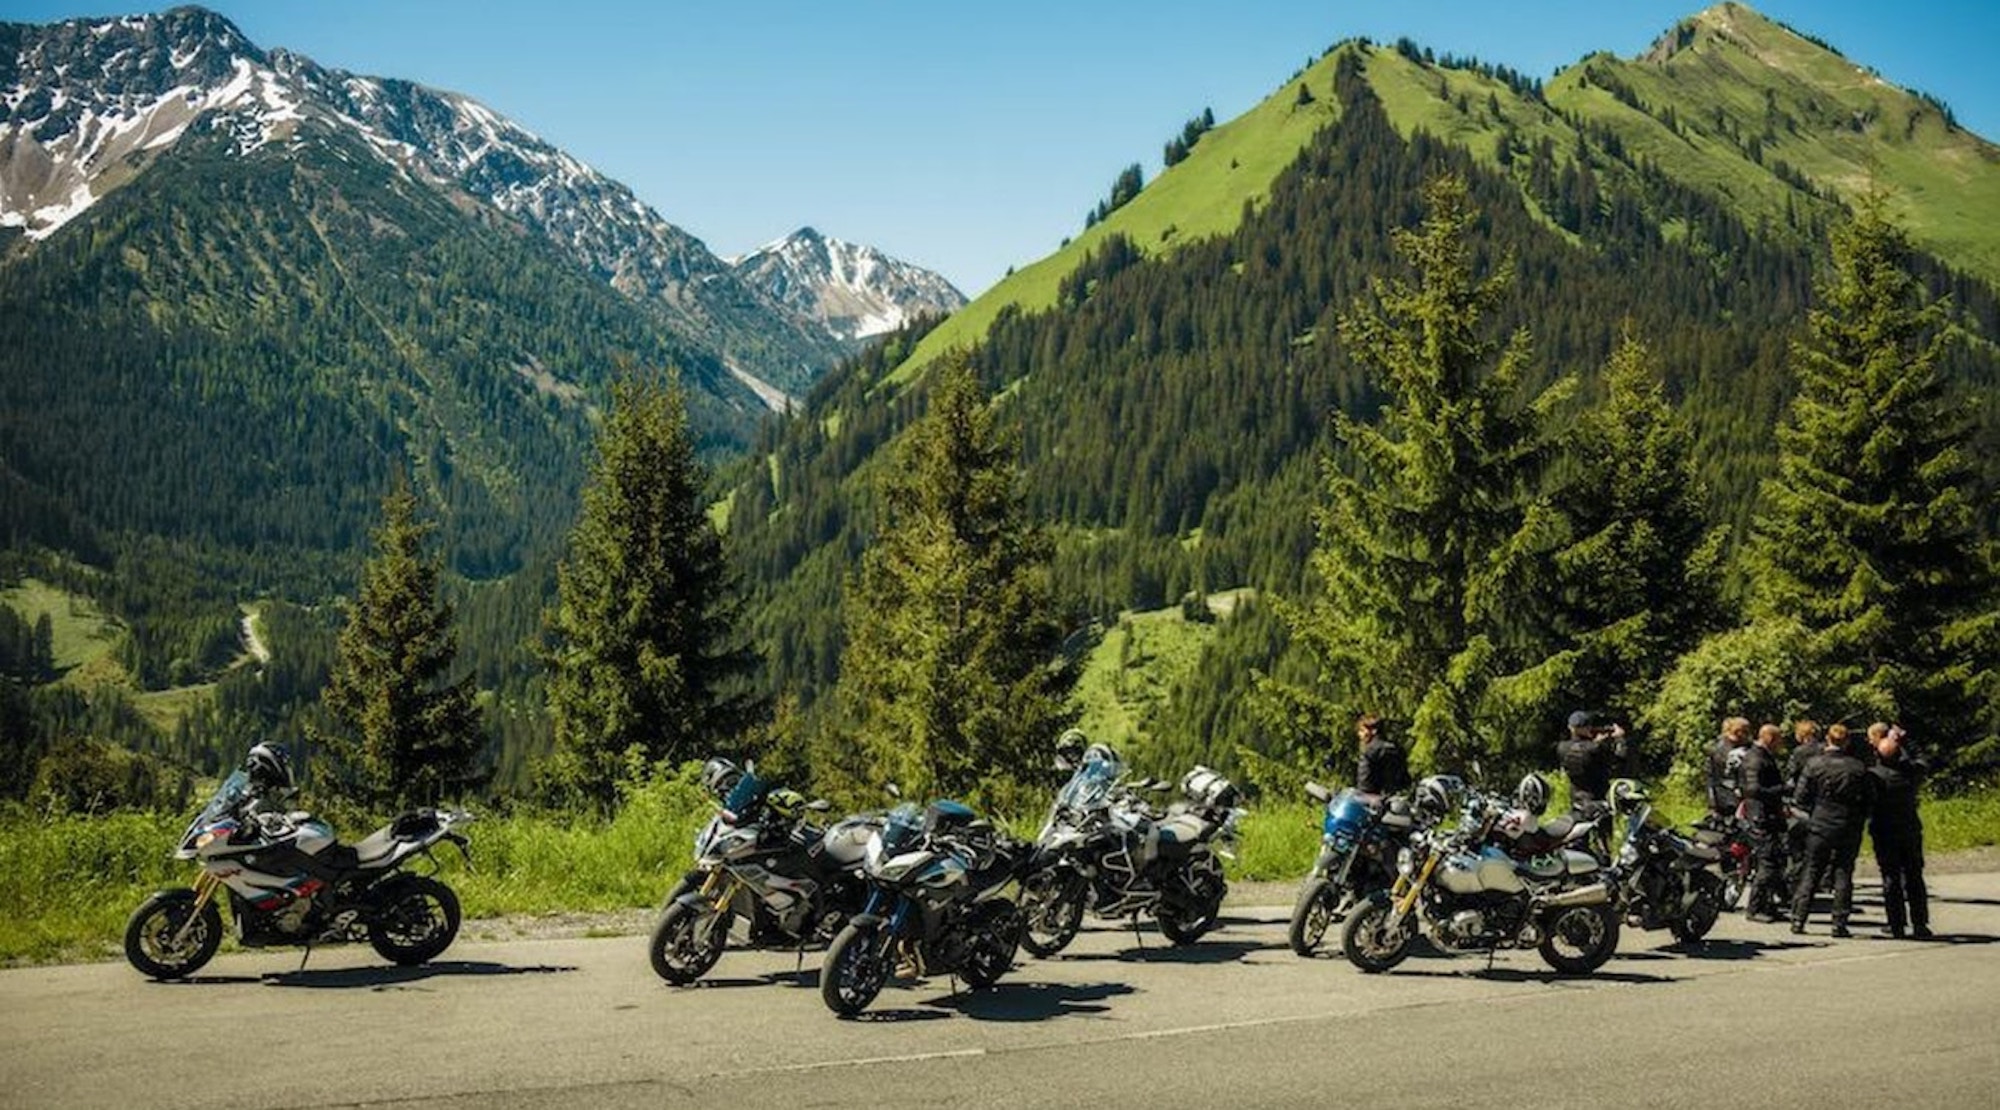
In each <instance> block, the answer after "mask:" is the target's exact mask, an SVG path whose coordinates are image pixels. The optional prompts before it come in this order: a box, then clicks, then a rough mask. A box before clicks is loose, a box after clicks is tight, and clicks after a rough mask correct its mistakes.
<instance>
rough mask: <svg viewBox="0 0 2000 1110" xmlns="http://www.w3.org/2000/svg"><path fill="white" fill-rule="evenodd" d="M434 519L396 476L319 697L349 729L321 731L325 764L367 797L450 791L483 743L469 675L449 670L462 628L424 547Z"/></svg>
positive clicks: (466, 779) (394, 798) (403, 799)
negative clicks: (454, 675)
mask: <svg viewBox="0 0 2000 1110" xmlns="http://www.w3.org/2000/svg"><path fill="white" fill-rule="evenodd" d="M433 527H434V526H433V525H432V524H430V523H429V522H426V521H423V520H420V519H419V518H418V516H417V496H416V494H415V493H414V492H412V491H411V489H410V486H409V483H408V482H407V481H406V480H404V479H403V478H402V477H401V476H400V475H398V477H397V479H396V483H395V485H394V487H393V488H391V489H390V491H389V493H388V495H387V496H386V497H384V498H383V499H382V523H381V526H380V527H378V528H377V529H376V530H375V532H374V545H375V551H374V554H373V555H371V556H370V557H369V559H368V562H367V563H366V565H365V566H363V567H362V571H361V588H360V591H359V594H358V596H357V597H356V598H355V600H354V601H353V602H351V603H349V605H348V606H347V624H346V626H345V627H344V628H342V629H341V632H340V638H339V641H338V648H337V654H336V656H335V659H334V664H333V669H332V672H331V674H330V675H329V676H328V681H327V687H326V690H325V692H324V694H322V696H321V701H322V702H323V704H324V705H325V706H326V708H327V710H328V711H329V712H330V713H331V714H332V715H333V718H334V719H335V720H336V721H337V722H339V724H340V725H341V726H342V729H341V731H339V732H336V733H330V734H321V735H320V736H319V737H318V739H319V741H320V745H321V752H322V753H323V755H324V756H326V757H327V758H326V759H325V760H323V761H322V763H321V764H320V765H321V766H322V767H324V768H326V769H327V770H328V771H329V772H330V773H331V774H332V776H333V778H334V781H335V785H336V787H337V788H338V789H341V790H342V791H343V792H345V793H347V794H348V795H349V796H351V797H354V798H356V799H357V800H360V801H363V802H366V803H371V804H383V803H394V804H398V805H408V804H412V803H419V802H421V803H432V804H435V803H436V802H439V801H441V800H443V799H444V798H445V797H446V796H448V795H450V794H452V793H454V792H456V791H459V790H462V789H464V788H465V787H466V786H467V785H469V784H470V783H471V782H472V780H473V777H474V771H475V765H476V762H477V760H478V756H479V749H480V746H481V744H482V743H483V737H482V736H481V734H480V730H479V710H478V707H477V706H476V705H475V704H474V703H473V689H472V675H471V674H469V673H468V674H466V675H464V676H462V677H460V678H458V679H455V680H454V679H450V678H448V677H447V675H448V674H449V672H450V671H451V669H452V666H453V660H454V659H455V657H456V656H457V653H458V637H457V634H456V632H455V631H454V630H453V627H452V619H453V612H452V607H451V605H450V604H448V603H447V602H445V601H444V600H442V599H441V598H440V597H439V596H438V578H439V575H440V574H441V573H442V572H443V565H444V564H443V560H442V558H440V557H438V556H436V555H433V554H430V553H428V552H426V551H425V541H426V540H427V538H428V537H429V535H430V533H431V531H432V529H433Z"/></svg>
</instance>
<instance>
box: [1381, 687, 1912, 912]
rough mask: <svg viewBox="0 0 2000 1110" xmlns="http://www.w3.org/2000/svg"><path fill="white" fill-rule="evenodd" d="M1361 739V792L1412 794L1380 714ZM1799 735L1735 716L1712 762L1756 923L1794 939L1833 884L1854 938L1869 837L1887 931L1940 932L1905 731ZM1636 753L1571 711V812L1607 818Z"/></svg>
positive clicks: (1715, 809)
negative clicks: (1743, 861) (1858, 879)
mask: <svg viewBox="0 0 2000 1110" xmlns="http://www.w3.org/2000/svg"><path fill="white" fill-rule="evenodd" d="M1356 732H1357V734H1358V736H1359V739H1360V747H1361V754H1360V763H1359V766H1358V767H1357V768H1356V771H1355V789H1356V790H1357V791H1359V792H1361V793H1363V794H1372V795H1388V794H1393V793H1396V792H1398V791H1401V790H1404V789H1406V788H1407V787H1408V786H1409V783H1410V772H1409V761H1408V755H1407V753H1406V752H1405V751H1404V749H1403V747H1402V745H1400V744H1399V743H1397V742H1396V741H1395V740H1394V739H1393V738H1392V737H1390V736H1389V735H1388V734H1387V732H1386V731H1385V729H1384V727H1383V722H1382V721H1381V719H1380V718H1378V717H1376V716H1374V715H1372V714H1370V715H1366V716H1363V717H1361V718H1360V720H1359V721H1358V722H1357V725H1356ZM1792 737H1793V739H1794V740H1795V744H1794V746H1793V747H1792V749H1791V751H1790V752H1789V753H1787V752H1786V751H1785V750H1784V748H1785V743H1786V736H1785V730H1784V729H1783V728H1781V727H1779V726H1778V725H1775V724H1765V725H1763V726H1762V727H1760V728H1758V729H1756V731H1755V732H1754V733H1753V732H1752V729H1751V723H1750V721H1749V720H1748V719H1746V718H1743V717H1731V718H1729V719H1728V720H1726V721H1724V722H1723V724H1722V730H1721V734H1720V735H1719V736H1718V737H1717V739H1716V740H1715V742H1714V744H1713V745H1712V746H1711V747H1710V748H1709V751H1708V753H1707V759H1706V761H1705V769H1704V771H1705V773H1704V779H1705V783H1704V785H1705V788H1706V795H1707V802H1708V811H1709V812H1708V816H1707V818H1706V819H1705V821H1704V822H1703V823H1704V825H1706V826H1707V827H1709V828H1711V829H1716V830H1728V831H1729V832H1731V833H1733V834H1737V835H1741V836H1743V837H1745V838H1747V840H1748V841H1749V844H1750V848H1751V858H1752V860H1753V862H1754V871H1753V872H1752V875H1751V877H1750V883H1749V895H1748V910H1749V913H1748V918H1749V920H1751V921H1757V922H1780V921H1789V922H1790V925H1791V930H1792V932H1794V933H1803V932H1804V931H1805V927H1806V921H1807V917H1808V915H1809V913H1810V910H1811V906H1812V900H1813V897H1814V895H1816V894H1817V893H1819V892H1821V891H1823V890H1826V889H1827V888H1828V887H1829V886H1830V887H1831V894H1832V905H1831V918H1832V925H1833V928H1832V935H1833V936H1836V937H1845V936H1849V935H1851V932H1850V930H1849V929H1848V920H1849V918H1850V916H1851V915H1852V912H1853V898H1854V865H1855V861H1856V859H1857V857H1858V856H1859V854H1860V851H1861V842H1862V836H1863V834H1864V833H1868V834H1870V835H1871V836H1872V838H1873V843H1874V848H1875V860H1876V864H1877V866H1878V868H1879V869H1880V871H1881V874H1882V898H1883V903H1884V913H1885V916H1886V918H1887V924H1886V927H1885V928H1884V929H1883V934H1884V935H1885V936H1889V937H1896V938H1901V937H1905V936H1914V937H1917V938H1920V939H1921V938H1926V937H1929V936H1930V935H1931V928H1930V912H1929V906H1928V894H1927V892H1926V890H1925V888H1924V852H1923V824H1922V821H1921V818H1920V816H1919V814H1918V792H1919V789H1920V788H1921V787H1922V785H1923V781H1924V776H1925V772H1926V770H1927V768H1926V765H1925V763H1924V761H1923V760H1922V759H1921V758H1919V757H1918V755H1917V754H1916V753H1915V752H1914V751H1913V750H1912V748H1911V746H1910V744H1909V741H1908V739H1907V737H1906V736H1905V734H1904V732H1903V730H1902V728H1900V727H1899V726H1896V725H1893V724H1890V723H1887V722H1880V723H1876V724H1872V725H1870V726H1868V728H1867V729H1866V731H1865V732H1862V733H1856V732H1855V730H1852V729H1850V728H1849V727H1848V726H1847V725H1844V724H1835V725H1832V726H1830V727H1828V728H1825V729H1824V730H1822V729H1821V727H1820V725H1819V724H1818V723H1817V722H1814V721H1810V720H1801V721H1798V722H1796V723H1795V724H1794V725H1793V726H1792ZM1631 755H1632V744H1631V742H1630V737H1629V736H1628V734H1627V733H1626V730H1625V728H1624V726H1623V725H1622V724H1620V723H1618V722H1616V721H1613V720H1610V719H1608V718H1606V717H1604V716H1603V715H1602V714H1597V713H1589V712H1584V711H1581V710H1579V711H1577V712H1575V713H1572V714H1571V715H1570V717H1569V721H1568V729H1567V732H1566V734H1565V735H1564V736H1563V738H1562V739H1561V740H1560V741H1558V742H1557V744H1556V762H1557V765H1558V766H1559V767H1560V769H1561V770H1562V772H1563V774H1564V776H1565V777H1566V778H1567V779H1568V780H1569V788H1570V805H1571V810H1572V812H1573V813H1575V814H1576V815H1577V816H1578V817H1579V818H1583V817H1593V816H1600V815H1602V814H1603V813H1604V812H1605V810H1606V806H1607V803H1608V802H1609V800H1610V797H1611V790H1612V783H1613V781H1614V777H1615V776H1616V775H1617V773H1618V770H1619V769H1620V768H1621V767H1623V766H1625V765H1626V764H1627V762H1628V760H1629V758H1630V756H1631ZM1548 793H1549V786H1548V782H1547V780H1546V779H1544V778H1543V777H1542V776H1541V775H1539V774H1530V775H1529V776H1527V777H1526V778H1525V779H1523V780H1522V782H1521V785H1520V787H1519V788H1518V791H1517V794H1518V795H1519V796H1520V797H1521V798H1522V799H1523V800H1524V801H1526V802H1528V803H1530V804H1532V803H1534V802H1536V801H1538V800H1540V801H1546V799H1547V797H1548Z"/></svg>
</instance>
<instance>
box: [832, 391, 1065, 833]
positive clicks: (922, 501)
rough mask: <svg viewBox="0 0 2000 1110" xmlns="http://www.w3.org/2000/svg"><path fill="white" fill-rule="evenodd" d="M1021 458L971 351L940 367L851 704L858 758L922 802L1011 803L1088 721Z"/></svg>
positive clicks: (879, 567) (896, 473)
mask: <svg viewBox="0 0 2000 1110" xmlns="http://www.w3.org/2000/svg"><path fill="white" fill-rule="evenodd" d="M1017 455H1018V448H1017V447H1016V444H1015V442H1014V440H1013V438H1012V437H1011V436H1009V435H1006V434H1003V433H1002V431H1001V430H1000V429H999V428H998V427H997V426H996V421H995V417H994V414H993V412H992V410H991V408H990V406H989V405H988V402H987V398H986V396H985V394H984V393H983V391H982V390H981V389H980V386H979V383H978V382H977V380H976V379H974V377H973V375H972V371H971V370H970V368H969V367H968V366H967V365H966V363H965V361H964V359H963V356H958V357H955V358H952V359H950V360H948V361H947V362H946V363H945V364H943V365H940V366H939V367H937V369H936V370H935V371H934V372H933V384H932V386H931V392H930V398H929V409H928V411H927V413H926V414H925V416H924V417H923V419H922V420H920V421H918V422H917V423H916V424H915V425H914V426H913V427H912V428H911V429H910V430H909V432H908V433H907V434H906V435H905V436H904V438H903V439H902V440H901V442H900V443H898V445H897V447H896V453H895V465H894V466H892V467H891V468H890V469H889V471H888V472H887V475H886V477H885V478H884V480H883V483H882V487H881V504H882V516H881V518H880V522H879V528H878V531H877V533H876V538H875V541H874V543H873V544H872V546H870V547H869V549H868V551H867V553H866V554H865V555H864V557H863V559H862V566H861V571H860V574H859V576H858V577H857V578H856V579H855V580H854V581H853V582H851V583H850V584H849V587H848V591H847V593H848V599H847V602H846V612H847V630H848V641H847V648H846V651H845V653H844V655H843V656H842V659H841V678H840V695H841V697H842V699H843V705H844V706H845V708H846V710H847V713H848V715H849V719H850V720H851V721H852V722H853V725H854V736H855V740H856V743H857V746H858V749H859V753H858V754H860V755H861V756H862V757H863V760H864V761H865V763H866V767H867V771H868V773H870V774H872V775H874V776H878V777H880V776H886V777H888V778H892V779H894V780H896V781H897V782H899V783H901V784H902V786H903V787H904V788H905V789H906V790H908V791H909V792H910V793H911V794H912V795H913V796H918V797H922V796H929V795H934V794H945V795H965V794H969V793H972V792H974V791H983V792H984V793H986V794H987V795H988V796H989V797H996V796H997V797H1004V796H1005V795H1006V793H1007V791H1008V790H1009V788H1010V785H1011V784H1013V783H1015V782H1019V781H1021V780H1022V779H1023V778H1025V777H1027V776H1028V775H1030V774H1031V773H1033V772H1034V771H1035V770H1038V769H1039V768H1040V767H1041V766H1042V765H1043V763H1044V762H1045V753H1046V751H1047V748H1046V745H1047V744H1048V742H1049V741H1050V740H1052V739H1053V738H1054V737H1055V736H1056V735H1057V734H1058V733H1060V732H1061V731H1062V729H1063V728H1064V727H1066V726H1067V725H1068V724H1069V723H1070V722H1071V721H1072V720H1073V719H1074V717H1075V714H1074V711H1073V710H1071V709H1070V708H1069V707H1068V705H1067V703H1066V699H1067V697H1068V694H1069V691H1070V688H1071V687H1072V686H1073V685H1074V683H1075V679H1076V675H1075V671H1074V668H1072V667H1070V666H1068V665H1065V664H1062V663H1060V662H1059V661H1058V657H1059V649H1060V647H1061V642H1062V626H1061V624H1060V622H1059V621H1058V619H1057V617H1056V614H1055V611H1054V607H1053V604H1052V602H1051V600H1050V596H1051V589H1050V574H1049V556H1050V543H1049V540H1048V537H1047V536H1046V535H1045V534H1044V533H1043V532H1042V530H1041V529H1039V528H1037V527H1035V526H1033V525H1032V524H1031V523H1030V522H1029V521H1028V520H1027V517H1026V510H1025V507H1024V504H1023V500H1022V497H1021V494H1020V493H1019V492H1018V488H1017V487H1018V486H1019V483H1020V466H1019V464H1018V462H1017Z"/></svg>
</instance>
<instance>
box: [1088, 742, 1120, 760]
mask: <svg viewBox="0 0 2000 1110" xmlns="http://www.w3.org/2000/svg"><path fill="white" fill-rule="evenodd" d="M1083 761H1084V762H1085V763H1122V762H1124V761H1123V760H1121V759H1119V758H1118V752H1117V751H1116V750H1115V749H1113V748H1112V746H1111V745H1109V744H1092V745H1091V746H1090V747H1088V748H1085V749H1084V750H1083Z"/></svg>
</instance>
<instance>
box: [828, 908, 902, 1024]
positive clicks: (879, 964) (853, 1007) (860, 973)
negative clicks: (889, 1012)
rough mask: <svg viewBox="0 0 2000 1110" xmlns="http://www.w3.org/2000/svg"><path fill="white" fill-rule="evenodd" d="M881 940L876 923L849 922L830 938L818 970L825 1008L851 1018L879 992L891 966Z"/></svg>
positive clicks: (885, 982) (879, 930)
mask: <svg viewBox="0 0 2000 1110" xmlns="http://www.w3.org/2000/svg"><path fill="white" fill-rule="evenodd" d="M881 940H882V938H881V927H880V926H877V925H849V926H848V927H847V928H845V929H842V930H841V931H840V935H839V936H837V937H835V938H833V944H831V945H830V946H828V947H827V950H826V960H825V962H824V963H822V964H821V965H820V969H819V998H820V1001H821V1002H824V1003H826V1008H827V1009H829V1010H832V1011H833V1012H834V1013H836V1014H839V1015H840V1016H841V1017H852V1016H854V1015H855V1014H858V1013H860V1012H861V1011H863V1010H865V1009H867V1008H868V1004H869V1003H870V1002H873V1001H875V996H876V995H878V994H881V993H882V987H883V986H884V985H885V984H887V983H888V981H889V972H890V970H891V968H890V966H889V959H888V957H887V956H886V955H885V954H884V953H883V952H882V950H881V947H882V946H881Z"/></svg>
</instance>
